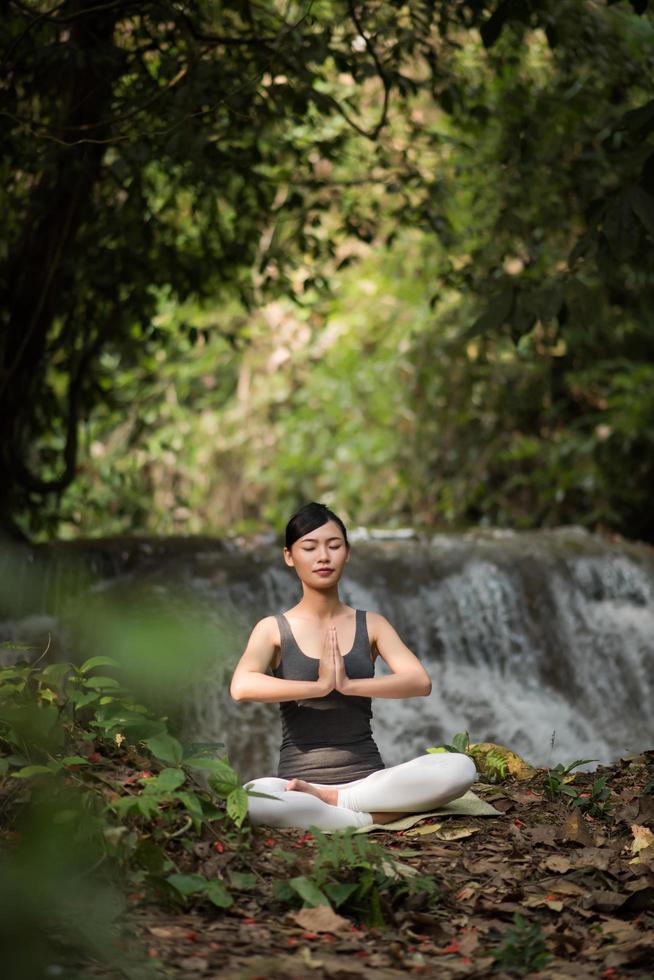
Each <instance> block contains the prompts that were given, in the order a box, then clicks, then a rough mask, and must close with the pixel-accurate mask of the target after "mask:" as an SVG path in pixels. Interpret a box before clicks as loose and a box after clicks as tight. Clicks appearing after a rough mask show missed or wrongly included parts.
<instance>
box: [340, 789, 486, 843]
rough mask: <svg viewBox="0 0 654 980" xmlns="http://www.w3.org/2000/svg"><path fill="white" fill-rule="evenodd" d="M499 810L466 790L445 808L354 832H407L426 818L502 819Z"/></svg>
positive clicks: (361, 828) (360, 828) (373, 825)
mask: <svg viewBox="0 0 654 980" xmlns="http://www.w3.org/2000/svg"><path fill="white" fill-rule="evenodd" d="M503 816H504V814H503V813H502V812H501V811H500V810H496V809H495V807H494V806H491V804H490V803H486V801H485V800H482V799H480V797H478V796H477V794H476V793H473V792H472V790H468V792H467V793H464V794H463V796H460V797H459V799H458V800H452V802H451V803H446V804H445V806H441V807H438V808H437V809H436V810H428V811H427V812H426V813H410V814H409V816H408V817H402V818H401V819H399V820H393V822H392V823H371V824H369V825H368V826H367V827H359V828H358V830H356V831H355V833H357V834H370V833H372V832H373V831H374V830H409V828H410V827H415V825H416V824H417V823H420V821H421V820H424V819H425V818H426V817H503Z"/></svg>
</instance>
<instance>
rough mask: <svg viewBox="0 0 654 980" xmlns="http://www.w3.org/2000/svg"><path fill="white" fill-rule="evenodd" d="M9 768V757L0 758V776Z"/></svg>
mask: <svg viewBox="0 0 654 980" xmlns="http://www.w3.org/2000/svg"><path fill="white" fill-rule="evenodd" d="M8 769H9V759H0V776H3V775H4V774H5V773H6V772H7V771H8Z"/></svg>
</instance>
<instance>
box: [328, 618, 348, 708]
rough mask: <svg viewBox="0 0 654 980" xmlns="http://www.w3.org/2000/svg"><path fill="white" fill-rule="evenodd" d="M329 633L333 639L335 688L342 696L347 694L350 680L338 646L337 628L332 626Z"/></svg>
mask: <svg viewBox="0 0 654 980" xmlns="http://www.w3.org/2000/svg"><path fill="white" fill-rule="evenodd" d="M329 632H330V638H331V646H332V655H333V658H334V674H335V683H334V687H335V688H336V690H337V691H339V692H340V693H341V694H347V693H348V691H347V689H348V686H349V684H350V678H349V677H348V676H347V671H346V670H345V660H344V659H343V654H342V653H341V648H340V646H339V645H338V633H337V632H336V627H335V626H332V627H331V629H330V631H329Z"/></svg>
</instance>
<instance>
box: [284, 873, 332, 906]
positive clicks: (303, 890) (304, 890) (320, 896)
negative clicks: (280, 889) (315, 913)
mask: <svg viewBox="0 0 654 980" xmlns="http://www.w3.org/2000/svg"><path fill="white" fill-rule="evenodd" d="M289 885H290V886H291V888H292V889H293V891H295V892H297V894H298V895H299V896H300V898H301V899H302V901H303V902H304V904H305V905H307V906H309V907H310V908H317V907H318V906H319V905H329V907H330V908H331V904H330V901H329V899H328V898H327V896H326V895H325V893H324V892H322V891H321V890H320V888H319V887H318V885H317V884H316V882H315V881H314V880H313V878H306V877H305V876H304V875H300V876H299V877H298V878H291V879H290V881H289Z"/></svg>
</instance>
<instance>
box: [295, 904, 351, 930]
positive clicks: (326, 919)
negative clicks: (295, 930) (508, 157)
mask: <svg viewBox="0 0 654 980" xmlns="http://www.w3.org/2000/svg"><path fill="white" fill-rule="evenodd" d="M291 919H293V921H294V922H297V924H298V925H299V926H301V927H302V928H303V929H306V930H307V932H339V931H349V930H350V929H351V928H352V923H351V922H350V920H349V919H345V918H343V916H342V915H338V914H337V913H336V912H334V910H333V909H330V907H329V906H328V905H319V906H318V907H317V908H315V909H301V910H300V911H299V912H296V913H295V914H294V915H291Z"/></svg>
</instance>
